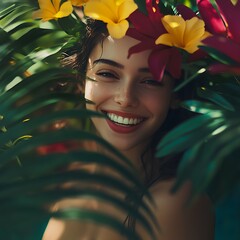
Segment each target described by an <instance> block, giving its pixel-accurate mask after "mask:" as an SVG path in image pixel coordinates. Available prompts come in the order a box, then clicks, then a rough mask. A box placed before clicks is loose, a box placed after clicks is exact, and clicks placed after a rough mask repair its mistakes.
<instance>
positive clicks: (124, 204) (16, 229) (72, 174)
mask: <svg viewBox="0 0 240 240" xmlns="http://www.w3.org/2000/svg"><path fill="white" fill-rule="evenodd" d="M11 2H13V1H11ZM11 2H9V1H3V5H2V6H1V7H0V8H1V12H0V63H1V64H0V102H1V104H0V130H1V132H0V157H1V160H0V171H1V175H0V184H1V190H0V200H1V205H0V209H1V213H2V214H1V217H0V224H1V230H0V238H1V239H17V240H18V239H24V240H27V239H37V237H36V234H37V229H38V227H39V225H40V224H44V223H46V222H47V220H48V219H49V218H50V217H51V216H54V217H61V218H77V219H79V220H80V221H81V220H83V221H85V220H91V221H94V222H95V223H96V224H106V225H108V226H110V227H111V228H113V229H115V230H116V231H119V232H122V233H124V234H125V235H126V236H128V238H129V239H141V236H139V234H138V233H137V232H133V231H130V230H129V229H128V228H127V227H125V226H124V225H123V224H122V222H121V221H119V219H117V218H114V217H113V216H110V215H108V213H105V214H102V213H101V212H98V211H90V210H87V209H85V208H74V209H66V210H64V211H58V212H51V211H50V210H49V208H48V207H47V206H49V205H51V204H52V203H54V202H57V201H59V200H61V199H63V198H66V197H68V198H71V197H76V196H78V197H82V198H92V199H98V200H99V201H106V202H108V203H110V204H112V205H113V206H114V207H116V208H118V209H121V210H123V211H125V212H126V213H127V214H129V215H130V216H133V217H134V218H136V219H138V220H139V221H140V222H141V223H142V224H143V226H144V228H145V229H146V230H147V232H148V233H149V235H150V236H152V238H153V239H154V234H153V230H152V225H151V224H150V223H149V221H152V222H154V223H155V219H154V217H153V215H152V213H151V211H150V209H149V208H148V206H147V205H146V203H145V201H144V200H142V199H139V197H138V195H137V194H135V192H136V193H139V192H142V193H145V194H146V196H147V199H148V200H150V201H151V196H150V195H149V194H148V192H147V190H146V189H145V187H144V186H143V185H142V184H141V183H140V181H139V180H138V178H137V177H136V176H135V173H134V170H133V167H132V165H131V164H130V163H129V161H128V160H127V159H125V158H124V157H123V156H122V155H121V154H120V153H119V152H118V151H116V149H113V147H112V146H111V145H109V144H108V143H106V142H105V141H104V140H103V139H101V138H99V137H98V136H96V135H94V134H93V133H91V132H90V131H89V129H88V121H87V120H88V119H89V118H90V117H91V116H97V117H104V116H102V115H100V114H97V113H95V112H90V111H86V110H83V109H80V108H79V107H78V106H79V104H84V101H85V100H84V99H83V97H82V96H81V95H79V94H78V93H75V92H74V91H73V90H74V89H75V88H76V85H77V84H78V83H77V81H76V78H75V73H74V72H73V71H72V70H69V69H63V68H62V67H61V65H60V63H59V58H60V57H61V54H60V53H61V52H62V51H63V50H64V49H65V48H68V47H69V46H71V45H72V44H74V43H75V42H76V41H78V39H79V38H81V35H74V32H76V31H75V30H76V29H70V28H68V26H69V25H68V24H69V22H68V21H74V18H71V19H70V18H66V19H64V20H67V21H63V20H61V19H60V20H59V21H58V22H54V21H52V22H46V23H42V22H39V21H36V20H33V18H32V11H33V10H35V8H34V6H35V4H36V3H35V2H34V3H33V1H30V0H29V1H28V2H24V3H23V1H19V2H18V1H14V2H15V3H14V4H12V5H11ZM135 2H136V3H137V4H138V5H139V8H140V9H142V11H143V12H146V9H145V1H137V0H136V1H135ZM183 2H184V3H185V4H186V5H188V6H191V8H192V9H193V10H196V9H197V4H196V2H198V1H195V0H194V1H193V0H191V1H174V0H173V1H165V0H163V1H160V3H159V5H161V6H162V7H163V9H164V11H166V12H168V11H170V12H174V11H176V9H175V7H174V5H175V4H176V3H183ZM211 2H214V4H215V1H211ZM218 2H219V1H218ZM235 2H236V1H235ZM237 6H238V7H239V4H238V5H237ZM237 13H238V12H237ZM75 17H76V16H75ZM221 19H222V18H221ZM66 22H67V23H68V24H67V25H65V24H66ZM229 23H231V22H229ZM58 24H60V25H61V26H62V29H65V30H68V31H67V32H64V31H63V30H62V29H61V28H59V25H58ZM73 25H74V24H73ZM78 27H81V26H78ZM69 35H70V36H71V37H70V38H69ZM66 39H67V40H68V41H66ZM228 41H231V40H229V39H228ZM214 44H215V42H206V45H205V46H202V49H203V50H205V51H206V52H208V54H209V55H210V56H211V57H212V58H210V59H209V60H208V61H205V62H201V61H199V62H197V63H198V65H196V64H195V65H194V64H190V63H188V64H186V65H185V66H184V70H185V73H186V75H185V81H183V82H182V84H179V85H178V87H177V88H176V91H177V90H179V89H180V88H182V87H184V86H185V85H187V84H188V83H189V82H191V81H193V80H194V81H198V86H199V87H198V89H197V93H198V99H197V100H196V99H195V100H188V101H185V102H182V104H181V105H182V107H184V108H186V109H188V110H190V111H192V112H194V113H196V116H195V117H193V118H191V119H189V120H187V121H186V122H184V123H183V124H182V125H179V126H178V127H177V128H175V129H173V131H171V132H170V133H169V134H167V135H166V136H165V138H164V139H163V140H162V141H161V142H160V143H159V146H158V151H157V156H159V157H161V156H166V155H168V154H171V153H173V151H174V152H182V151H184V155H183V159H182V161H181V164H180V167H179V170H178V178H177V179H178V181H177V184H176V186H175V190H177V189H178V187H179V186H181V184H182V183H183V182H184V181H186V180H189V179H190V180H191V182H192V184H193V195H192V197H195V196H197V195H198V194H200V193H202V192H205V191H208V192H210V193H211V194H212V197H213V199H214V201H215V203H216V204H217V203H218V202H219V201H221V199H223V198H224V197H226V196H227V195H228V194H230V193H231V192H234V191H237V189H239V183H240V179H239V177H238V173H239V170H240V169H239V166H240V165H239V163H238V156H239V151H240V144H239V140H238V139H239V137H240V128H239V124H238V122H239V117H240V116H239V112H240V111H239V110H240V109H239V106H240V100H239V94H240V88H239V79H238V76H237V75H236V74H232V73H231V74H216V73H215V74H213V75H211V74H209V73H207V74H206V71H207V68H208V66H209V65H210V64H212V63H214V62H216V61H217V62H220V63H221V64H229V65H231V64H234V63H236V64H239V61H237V60H236V59H231V57H232V56H233V55H234V57H236V56H235V54H233V53H227V51H225V52H224V53H222V52H221V47H219V46H220V45H217V47H216V49H214ZM196 66H197V67H196ZM52 89H54V91H52ZM66 123H67V124H66ZM65 124H66V125H65ZM59 125H63V126H64V127H63V128H61V129H58V127H57V126H59ZM56 129H57V131H56ZM84 141H94V142H96V143H97V144H101V145H103V146H104V147H105V148H106V149H108V151H110V152H112V153H113V155H114V156H116V159H121V161H120V162H119V161H117V160H116V159H115V158H113V159H112V158H111V159H110V158H109V157H107V156H104V155H102V154H100V153H96V152H92V151H87V150H83V149H82V148H81V147H79V146H80V145H81V144H79V143H82V142H84ZM68 143H71V144H70V145H72V143H77V146H78V147H76V145H74V146H75V147H74V148H70V147H69V144H68ZM46 146H47V147H46ZM49 151H50V153H48V154H45V153H46V152H49ZM73 162H79V163H80V164H83V165H86V164H88V165H91V164H97V165H99V166H102V165H103V166H106V167H108V168H111V169H113V170H114V171H115V172H116V173H118V174H119V175H120V176H122V178H124V179H126V181H124V182H123V181H121V180H120V179H119V178H117V177H115V176H112V175H109V176H106V174H104V173H103V172H95V173H94V174H93V173H92V172H89V171H87V170H86V169H84V168H79V169H75V170H70V169H68V167H67V166H68V165H69V164H71V163H73ZM72 181H78V182H81V183H86V184H89V183H98V184H100V185H102V186H104V187H105V188H106V189H113V188H114V189H115V190H116V191H118V192H120V193H125V194H127V197H128V199H129V201H125V199H119V198H117V197H116V196H115V195H114V194H110V193H109V191H104V192H103V191H99V190H98V189H97V188H94V187H91V188H83V187H80V188H75V187H74V186H71V187H68V188H63V187H62V186H63V184H65V183H67V182H72ZM59 188H60V189H61V191H59ZM133 189H134V191H133ZM136 205H138V206H139V208H136V207H135V206H136ZM141 210H143V211H141ZM143 212H144V214H143ZM149 219H150V220H149ZM237 220H239V219H236V218H234V219H232V223H234V224H238V221H237ZM238 227H239V226H238ZM30 228H31V229H32V231H30V230H29V229H30ZM239 229H240V228H239ZM32 234H33V235H32ZM32 236H34V237H32ZM236 236H237V234H235V237H236ZM228 237H229V239H231V237H233V235H232V236H230V235H229V236H228ZM39 238H40V236H39Z"/></svg>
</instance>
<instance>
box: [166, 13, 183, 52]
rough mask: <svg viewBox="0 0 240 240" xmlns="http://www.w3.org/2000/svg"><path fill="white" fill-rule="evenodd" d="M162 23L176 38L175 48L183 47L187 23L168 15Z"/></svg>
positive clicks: (180, 18)
mask: <svg viewBox="0 0 240 240" xmlns="http://www.w3.org/2000/svg"><path fill="white" fill-rule="evenodd" d="M162 23H163V25H164V27H165V29H166V30H167V32H168V33H170V34H171V35H172V36H173V38H174V46H179V47H180V46H182V44H183V41H184V33H185V27H186V22H185V21H184V20H183V18H182V17H180V16H172V15H166V16H165V17H163V18H162Z"/></svg>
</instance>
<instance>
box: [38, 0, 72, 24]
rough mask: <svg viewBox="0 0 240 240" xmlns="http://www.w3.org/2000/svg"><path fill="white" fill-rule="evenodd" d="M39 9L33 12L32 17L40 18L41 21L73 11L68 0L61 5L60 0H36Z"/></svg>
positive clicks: (60, 16)
mask: <svg viewBox="0 0 240 240" xmlns="http://www.w3.org/2000/svg"><path fill="white" fill-rule="evenodd" d="M38 3H39V7H40V9H39V10H37V11H35V12H34V13H33V17H34V18H42V20H43V21H48V20H51V19H58V18H63V17H67V16H69V15H70V14H71V13H72V11H73V6H72V3H71V2H70V1H67V2H64V3H63V4H62V5H61V0H38Z"/></svg>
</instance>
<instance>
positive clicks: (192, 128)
mask: <svg viewBox="0 0 240 240" xmlns="http://www.w3.org/2000/svg"><path fill="white" fill-rule="evenodd" d="M212 89H213V87H203V88H200V89H198V95H199V96H200V97H202V98H203V99H205V102H203V101H198V100H189V101H185V102H183V107H184V108H186V109H188V110H190V111H192V112H195V113H197V116H195V117H193V118H191V119H189V120H187V121H185V122H184V123H182V124H181V125H179V126H178V127H176V128H175V129H174V130H172V131H171V132H170V133H169V134H167V135H166V136H165V138H164V139H163V141H162V142H161V143H160V144H159V146H158V152H157V155H158V156H165V155H168V154H170V153H172V152H182V151H184V152H185V153H184V155H183V159H182V162H181V164H180V167H179V170H178V180H179V181H178V184H177V185H176V189H177V188H178V187H179V186H180V185H181V184H182V183H183V182H184V181H185V180H187V179H190V180H191V181H192V184H193V191H194V192H193V196H195V195H198V194H200V193H202V192H204V191H206V190H208V191H209V192H211V195H212V197H213V198H214V199H215V201H219V200H220V199H222V198H223V197H224V196H226V195H227V194H229V193H230V192H231V191H232V190H233V189H235V188H237V187H238V186H239V184H240V178H239V170H240V169H239V166H240V165H239V156H240V154H239V153H240V142H239V139H240V127H239V119H240V111H239V106H240V104H239V103H240V102H239V96H240V85H239V82H237V81H236V80H235V79H234V78H233V81H231V80H230V78H229V80H228V81H227V80H226V79H225V80H224V79H220V80H219V79H218V80H217V81H216V84H214V91H213V90H212Z"/></svg>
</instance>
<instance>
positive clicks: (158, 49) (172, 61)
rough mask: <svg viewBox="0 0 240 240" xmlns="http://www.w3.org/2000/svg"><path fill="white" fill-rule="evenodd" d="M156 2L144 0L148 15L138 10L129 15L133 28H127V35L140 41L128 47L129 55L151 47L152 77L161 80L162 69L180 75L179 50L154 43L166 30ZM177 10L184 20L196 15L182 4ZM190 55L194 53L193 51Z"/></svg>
mask: <svg viewBox="0 0 240 240" xmlns="http://www.w3.org/2000/svg"><path fill="white" fill-rule="evenodd" d="M157 2H158V1H157V0H155V1H152V0H146V8H147V12H148V15H145V14H143V13H141V12H139V10H136V11H135V12H133V13H132V14H131V15H130V17H129V20H130V22H131V23H132V24H133V26H134V28H129V30H128V32H127V35H128V36H131V37H133V38H135V39H137V40H139V41H140V43H138V44H137V45H135V46H133V47H131V48H130V49H129V57H130V56H131V54H134V53H137V52H140V51H144V50H147V49H152V52H151V53H150V55H149V59H148V64H149V69H150V71H151V73H152V74H153V77H154V78H155V79H157V80H159V81H161V79H162V77H163V75H164V71H167V72H168V73H169V74H170V75H171V76H172V77H173V78H175V79H178V78H180V77H181V65H182V56H181V52H180V51H179V49H177V48H175V47H169V46H166V45H161V44H159V45H156V43H155V41H156V39H157V38H158V37H159V36H160V35H162V34H164V33H166V32H167V31H166V30H165V28H164V26H163V24H162V17H164V15H163V14H162V13H161V12H160V11H159V7H158V5H157ZM178 11H179V12H180V13H181V15H182V16H183V18H184V19H185V20H187V19H191V18H192V17H194V16H195V17H196V15H195V13H194V12H193V11H192V10H191V9H190V8H187V7H185V6H183V5H180V6H179V7H178ZM197 52H198V51H197ZM197 52H196V54H197V55H198V54H199V53H197ZM192 55H195V53H194V54H192Z"/></svg>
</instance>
